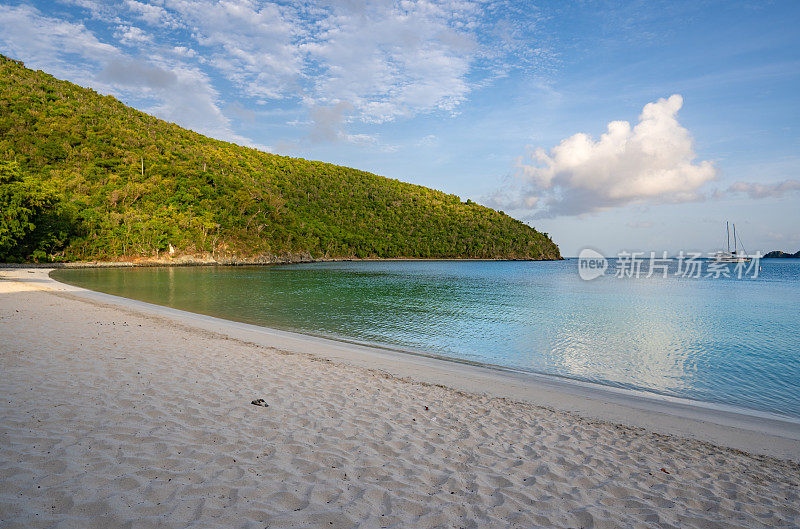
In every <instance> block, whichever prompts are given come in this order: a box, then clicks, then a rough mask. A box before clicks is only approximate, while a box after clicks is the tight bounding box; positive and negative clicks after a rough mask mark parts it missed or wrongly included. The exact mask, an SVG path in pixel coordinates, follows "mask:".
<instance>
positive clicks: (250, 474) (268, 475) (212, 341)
mask: <svg viewBox="0 0 800 529" xmlns="http://www.w3.org/2000/svg"><path fill="white" fill-rule="evenodd" d="M258 398H263V399H264V400H265V402H266V403H267V404H268V406H267V407H262V406H255V405H252V404H251V401H252V400H254V399H258ZM798 461H800V425H798V423H793V422H791V421H781V420H780V419H778V418H775V417H766V416H751V415H742V414H740V413H738V412H737V411H736V410H729V409H724V408H708V407H703V406H694V405H691V404H690V403H685V402H679V401H674V400H669V399H657V398H652V399H647V398H642V397H639V396H636V395H632V394H628V393H625V392H615V391H611V390H602V389H599V388H596V387H591V386H588V385H579V384H571V383H567V382H562V381H557V380H548V379H547V378H546V377H534V376H528V375H524V376H523V375H521V374H515V373H503V372H498V371H493V370H490V369H485V368H479V367H475V366H470V365H463V364H457V363H451V362H443V361H438V360H436V359H430V358H425V357H414V356H408V355H403V354H400V353H394V352H391V351H381V350H368V348H364V347H358V346H353V345H349V344H343V343H338V342H331V341H327V340H322V339H318V338H311V337H303V336H299V335H293V334H292V333H285V332H280V331H270V330H268V329H260V328H256V327H253V326H248V325H244V324H238V323H234V322H226V321H224V320H218V319H216V318H210V317H206V316H198V315H192V314H189V313H182V312H181V311H177V310H173V309H167V308H160V307H155V306H152V305H148V304H145V303H140V302H134V301H130V300H124V299H121V298H114V297H112V296H106V295H104V294H99V293H92V292H87V291H83V290H81V289H77V288H74V287H68V286H66V285H62V284H60V283H57V282H55V281H53V280H51V279H49V277H48V276H47V270H44V269H30V270H28V269H12V270H4V271H0V527H2V528H4V529H10V528H17V527H19V528H22V527H24V528H40V527H41V528H44V527H59V528H62V527H63V528H70V527H74V528H89V527H97V528H110V527H130V528H149V527H153V528H155V527H166V528H172V527H175V528H178V527H225V528H228V527H237V528H265V527H334V528H345V527H408V528H425V527H523V528H528V527H564V528H580V527H583V528H589V527H598V528H611V527H675V528H678V527H681V528H685V527H697V528H710V527H726V528H727V527H743V528H744V527H748V528H750V527H799V526H800V465H799V464H798Z"/></svg>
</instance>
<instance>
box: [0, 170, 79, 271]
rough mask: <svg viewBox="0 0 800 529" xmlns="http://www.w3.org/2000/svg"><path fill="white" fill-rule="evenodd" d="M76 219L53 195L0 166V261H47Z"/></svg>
mask: <svg viewBox="0 0 800 529" xmlns="http://www.w3.org/2000/svg"><path fill="white" fill-rule="evenodd" d="M75 221H76V219H75V216H74V215H73V214H71V212H70V210H69V208H68V207H66V206H65V205H64V204H62V203H61V202H60V201H59V200H58V199H57V197H56V195H55V194H54V193H52V192H50V191H48V190H47V189H45V188H44V187H43V186H41V185H39V184H37V183H34V182H29V181H27V180H26V179H25V178H23V176H22V174H21V172H20V169H19V165H17V163H16V162H0V261H20V260H24V259H34V260H37V261H40V260H49V259H50V256H52V255H53V254H54V253H55V252H57V251H58V250H61V249H62V248H63V247H64V246H65V245H66V243H67V241H68V239H69V236H70V235H71V234H72V233H73V232H74V231H75V224H76V222H75Z"/></svg>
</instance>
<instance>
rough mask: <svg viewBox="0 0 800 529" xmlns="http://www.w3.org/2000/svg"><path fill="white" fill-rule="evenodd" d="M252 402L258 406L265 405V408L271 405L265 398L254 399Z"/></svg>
mask: <svg viewBox="0 0 800 529" xmlns="http://www.w3.org/2000/svg"><path fill="white" fill-rule="evenodd" d="M250 404H254V405H256V406H264V407H265V408H268V407H269V404H267V402H266V401H265V400H264V399H256V400H254V401H252V402H251V403H250Z"/></svg>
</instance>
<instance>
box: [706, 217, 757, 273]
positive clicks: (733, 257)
mask: <svg viewBox="0 0 800 529" xmlns="http://www.w3.org/2000/svg"><path fill="white" fill-rule="evenodd" d="M725 231H726V232H727V235H728V251H727V252H726V251H722V250H720V251H718V252H717V253H716V254H714V256H713V257H712V258H711V260H712V261H715V262H717V263H747V262H750V257H748V256H747V252H745V251H744V247H742V251H741V252H739V250H738V244H737V242H736V224H734V225H733V251H731V230H730V226H729V225H728V221H725Z"/></svg>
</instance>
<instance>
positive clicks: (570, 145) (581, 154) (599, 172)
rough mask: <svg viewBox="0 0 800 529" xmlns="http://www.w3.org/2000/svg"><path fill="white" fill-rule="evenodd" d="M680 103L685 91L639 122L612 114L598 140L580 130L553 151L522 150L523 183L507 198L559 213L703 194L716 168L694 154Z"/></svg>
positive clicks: (652, 106) (649, 109) (546, 213)
mask: <svg viewBox="0 0 800 529" xmlns="http://www.w3.org/2000/svg"><path fill="white" fill-rule="evenodd" d="M682 106H683V98H682V97H681V96H679V95H673V96H671V97H670V98H668V99H659V100H658V101H656V102H654V103H648V104H647V105H645V107H644V109H643V110H642V113H641V115H640V116H639V123H637V124H636V126H634V127H631V125H630V123H628V122H627V121H612V122H611V123H609V124H608V127H607V131H606V133H605V134H603V135H602V136H601V137H600V138H599V139H597V140H595V139H593V138H592V137H591V136H589V135H588V134H584V133H578V134H575V135H573V136H570V137H569V138H566V139H564V140H562V141H561V143H560V144H559V145H557V146H555V147H553V148H552V149H550V151H549V152H548V151H546V150H545V149H543V148H537V149H534V150H532V152H530V154H529V156H528V157H527V158H525V157H520V158H519V159H518V161H517V170H518V172H517V176H518V178H519V188H518V189H517V190H515V191H514V192H513V193H512V195H511V196H510V197H509V198H510V201H509V204H510V207H515V208H521V207H527V208H528V209H530V210H532V211H531V213H532V214H533V215H534V216H537V217H553V216H559V215H580V214H585V213H592V212H597V211H603V210H607V209H610V208H614V207H619V206H625V205H628V204H635V203H663V202H687V201H694V200H699V199H702V198H703V195H702V194H701V193H700V188H702V187H703V186H704V185H705V184H707V183H708V182H710V181H712V180H714V179H715V177H716V175H717V170H716V169H715V167H714V166H713V164H712V163H711V162H709V161H697V160H696V158H697V156H696V154H695V152H694V148H693V146H692V137H691V134H690V133H689V131H688V130H687V129H686V128H684V127H683V126H681V125H680V123H678V120H677V114H678V111H679V110H680V109H681V107H682ZM501 199H502V196H499V197H498V198H497V200H501Z"/></svg>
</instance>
